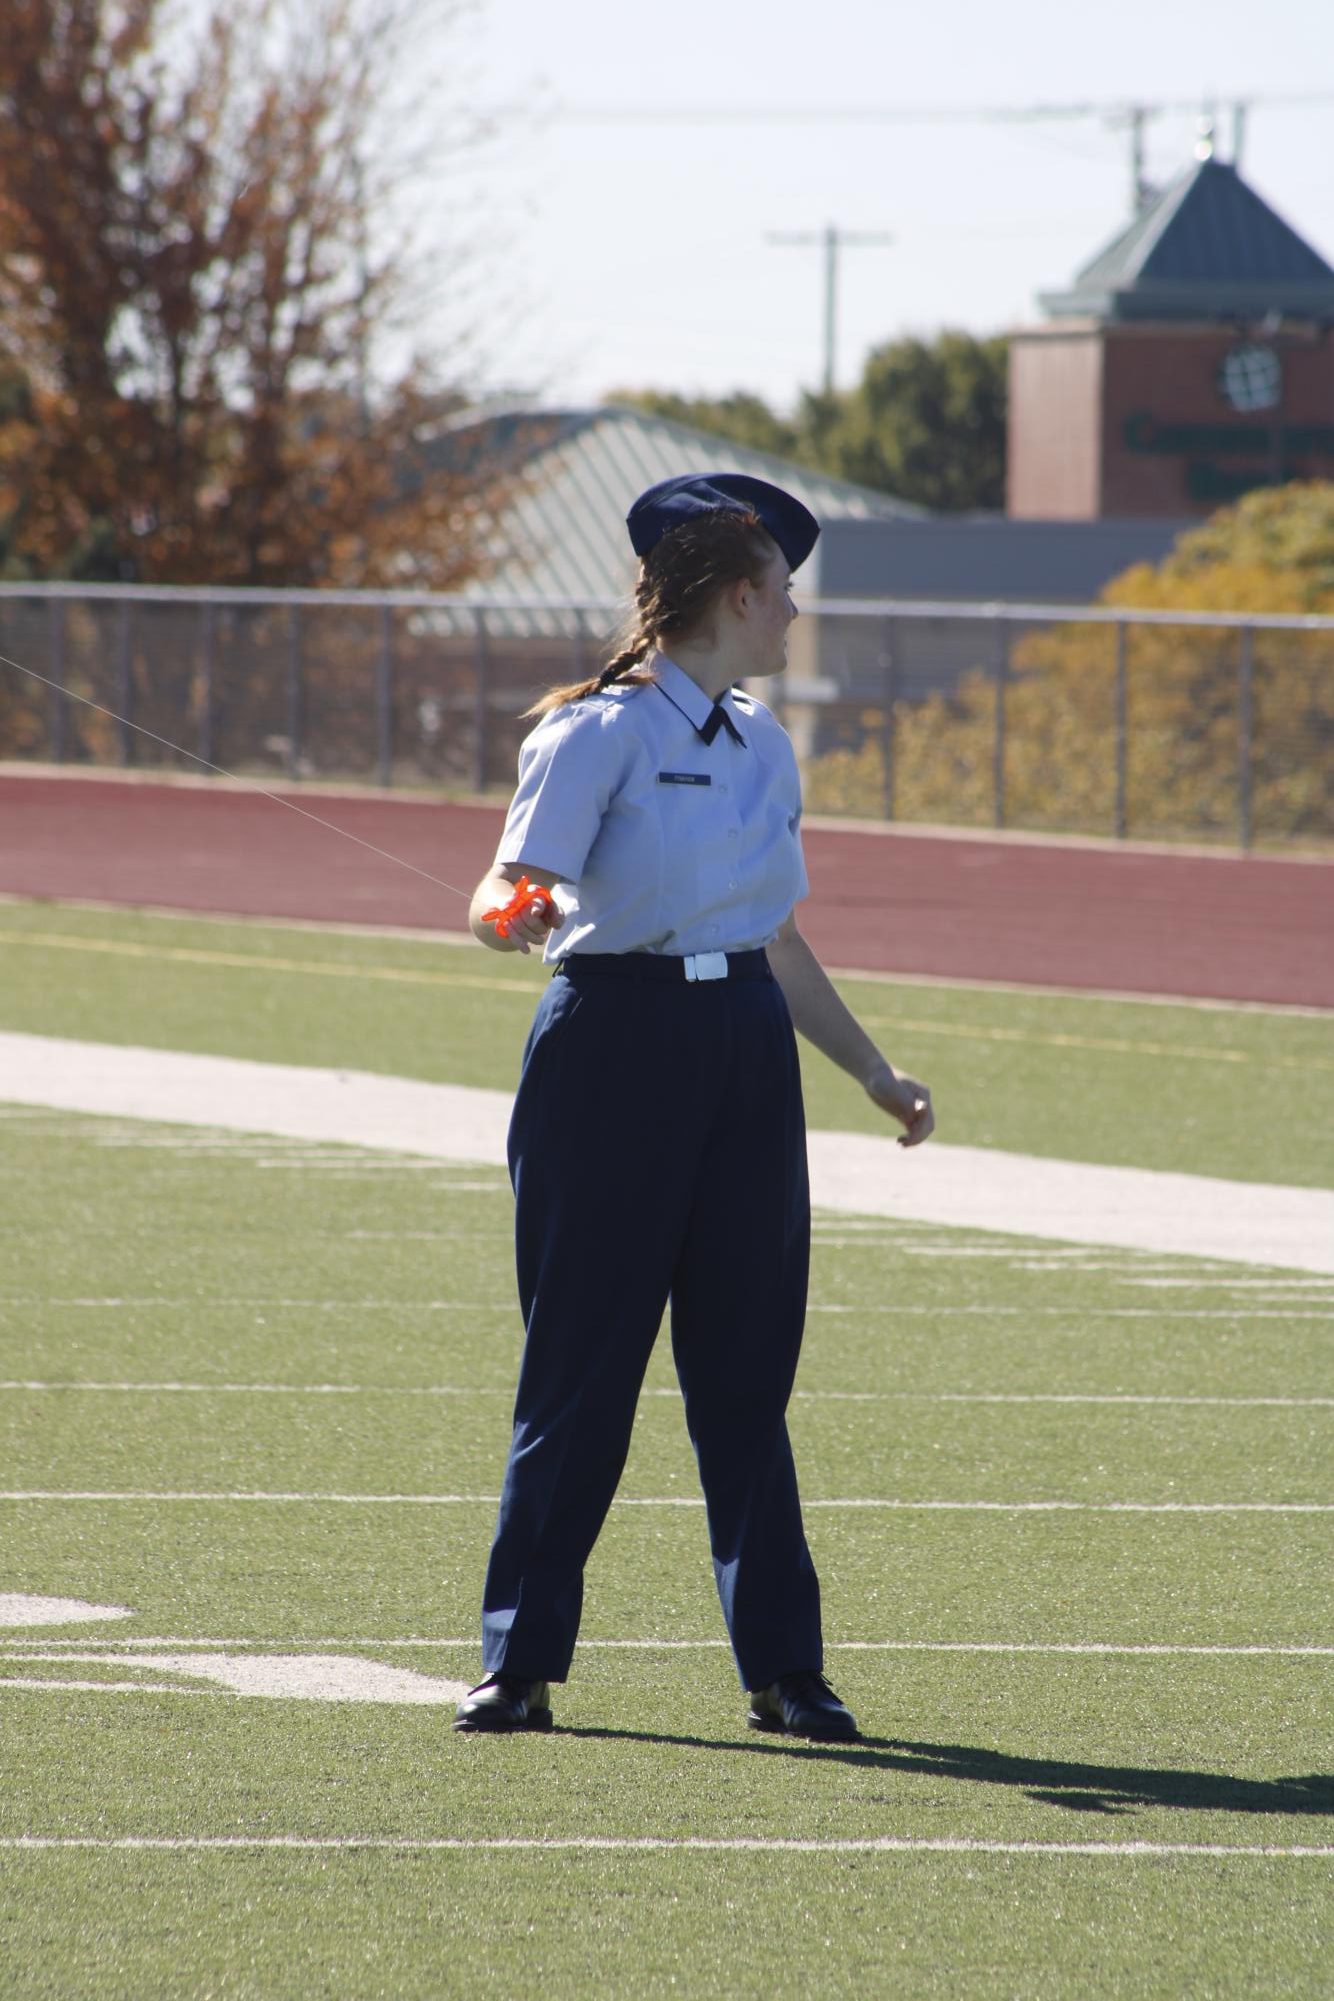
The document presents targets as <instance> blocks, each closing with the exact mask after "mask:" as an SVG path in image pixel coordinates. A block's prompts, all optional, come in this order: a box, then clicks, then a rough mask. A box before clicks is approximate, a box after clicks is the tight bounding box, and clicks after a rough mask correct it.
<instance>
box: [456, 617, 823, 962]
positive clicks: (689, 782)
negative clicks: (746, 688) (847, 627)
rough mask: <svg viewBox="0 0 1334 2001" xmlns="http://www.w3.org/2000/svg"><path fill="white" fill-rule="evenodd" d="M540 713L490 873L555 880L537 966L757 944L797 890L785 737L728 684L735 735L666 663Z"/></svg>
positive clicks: (796, 797) (802, 879) (799, 869)
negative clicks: (557, 917) (495, 869)
mask: <svg viewBox="0 0 1334 2001" xmlns="http://www.w3.org/2000/svg"><path fill="white" fill-rule="evenodd" d="M649 664H650V666H651V668H652V671H653V672H654V674H655V676H656V680H655V682H654V683H653V684H651V685H641V686H638V687H624V686H621V687H617V686H612V687H611V688H609V689H608V690H607V691H606V692H605V693H604V694H600V695H588V696H585V698H584V699H583V700H582V701H580V702H570V703H567V704H566V705H565V706H564V707H563V708H560V709H554V710H553V711H552V712H551V714H550V715H548V716H545V717H544V718H543V719H542V721H541V722H540V723H539V725H538V727H537V728H536V729H535V730H534V731H533V732H532V734H531V735H530V736H529V737H527V738H526V739H525V741H524V744H523V747H522V749H521V750H520V752H519V784H518V789H517V791H516V792H515V794H514V798H513V801H512V802H511V805H510V809H509V814H508V816H507V818H506V821H505V831H504V833H503V835H502V837H501V842H500V847H499V849H498V850H497V854H496V861H497V863H498V864H505V863H509V864H514V863H519V862H522V863H525V864H527V865H528V866H529V867H532V868H540V869H545V870H548V871H549V872H550V873H551V874H553V875H557V876H559V877H560V878H561V882H560V885H559V887H558V889H557V891H556V901H557V903H558V904H559V905H560V908H561V910H562V911H563V913H564V922H563V923H561V924H560V925H559V926H558V927H557V928H556V929H555V930H553V931H552V932H551V933H550V934H549V936H548V939H547V945H546V954H545V956H546V958H547V960H548V961H554V960H556V959H563V958H565V957H566V956H567V955H569V954H570V953H578V952H660V953H668V954H684V953H693V952H742V951H749V950H752V949H753V948H755V947H757V946H762V945H768V944H771V943H772V941H773V940H774V938H775V937H776V936H777V935H778V930H779V927H780V925H781V924H782V923H783V922H784V920H785V919H786V918H787V916H788V914H789V913H790V911H791V909H792V907H793V905H794V904H795V903H796V902H798V901H799V899H800V898H802V897H804V896H805V895H806V892H807V887H808V885H807V880H806V869H805V865H804V862H803V860H802V853H801V835H800V820H801V782H800V779H799V777H798V773H797V761H796V757H795V755H794V753H793V749H792V744H791V741H790V740H789V738H788V735H787V732H786V730H784V729H783V727H782V725H781V724H780V723H779V722H778V721H777V719H776V717H774V716H773V715H772V714H771V713H770V711H769V710H768V709H766V708H765V706H764V704H763V703H762V702H758V701H756V700H755V699H754V697H753V696H750V695H747V694H742V693H741V692H740V691H738V690H737V689H729V690H728V692H727V693H726V694H725V695H724V696H723V697H722V704H723V708H724V710H725V712H726V714H727V716H728V717H729V718H730V720H731V722H732V723H733V725H734V726H735V728H736V730H737V732H738V734H739V736H740V738H741V741H740V742H736V741H734V739H733V737H732V735H731V733H730V732H729V731H728V730H727V729H725V728H724V729H720V730H719V731H718V733H717V735H716V736H715V737H714V739H713V742H712V743H705V742H704V740H703V738H702V737H701V735H700V733H699V732H700V727H701V726H702V725H703V724H704V723H705V722H706V721H707V719H708V716H709V713H710V710H711V709H712V706H713V704H712V703H711V702H710V700H709V697H708V696H707V695H706V694H705V693H704V691H703V689H702V688H701V687H700V686H699V685H698V683H697V682H695V681H692V680H691V678H690V676H689V675H688V674H686V673H685V672H684V671H683V670H682V669H681V668H680V667H678V666H677V665H676V664H675V662H674V661H671V660H668V659H666V658H665V657H664V656H662V655H657V656H656V657H655V658H654V659H653V660H652V661H651V662H650V663H649Z"/></svg>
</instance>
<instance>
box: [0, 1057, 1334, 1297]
mask: <svg viewBox="0 0 1334 2001" xmlns="http://www.w3.org/2000/svg"><path fill="white" fill-rule="evenodd" d="M0 1100H3V1101H7V1102H9V1103H14V1104H23V1105H37V1106H43V1107H50V1108H53V1109H58V1110H62V1111H77V1112H83V1113H93V1114H96V1115H98V1116H101V1117H114V1118H132V1119H149V1120H159V1121H165V1122H168V1123H173V1124H184V1125H188V1126H211V1127H213V1128H215V1129H220V1130H225V1131H234V1132H251V1133H253V1132H262V1133H271V1134H278V1135H280V1136H282V1137H285V1138H289V1139H302V1140H315V1141H322V1142H330V1141H333V1142H339V1143H344V1144H347V1145H351V1146H358V1147H362V1148H369V1149H373V1150H384V1151H389V1152H396V1153H404V1154H410V1155H417V1156H423V1157H426V1158H429V1159H432V1160H449V1161H472V1162H485V1163H488V1164H491V1165H497V1164H500V1163H503V1161H504V1159H505V1132H506V1127H507V1124H508V1120H509V1110H510V1102H511V1101H510V1096H509V1094H508V1093H507V1092H504V1091H483V1090H474V1089H468V1088H465V1087H464V1086H462V1085H453V1084H425V1083H420V1082H417V1081H415V1080H413V1079H409V1078H403V1077H380V1076H373V1075H369V1074H366V1073H364V1072H359V1071H351V1070H346V1071H344V1070H317V1069H303V1068H298V1067H295V1066H292V1065H287V1064H272V1063H251V1062H244V1061H241V1060H240V1059H237V1058H231V1057H220V1056H195V1055H186V1054H183V1053H181V1052H179V1051H171V1050H159V1049H138V1048H122V1047H117V1046H114V1045H111V1044H106V1043H91V1042H74V1041H67V1040H60V1039H56V1038H50V1037H46V1036H36V1035H13V1034H3V1035H0ZM809 1154H810V1164H811V1192H812V1198H813V1200H814V1201H815V1203H816V1205H817V1207H819V1208H822V1209H832V1210H838V1211H846V1212H848V1213H851V1214H858V1215H877V1216H892V1217H897V1218H900V1219H908V1220H912V1221H915V1222H928V1223H935V1224H941V1225H947V1226H951V1227H955V1228H967V1229H977V1230H995V1231H1000V1232H1002V1233H1006V1234H1018V1235H1022V1236H1025V1237H1036V1238H1042V1239H1053V1240H1056V1241H1060V1242H1073V1243H1096V1244H1104V1245H1115V1246H1117V1247H1119V1248H1121V1249H1126V1250H1143V1251H1159V1252H1170V1253H1172V1254H1174V1255H1182V1254H1184V1255H1189V1256H1193V1257H1207V1258H1214V1259H1218V1260H1221V1261H1223V1262H1225V1263H1230V1264H1245V1265H1271V1266H1281V1267H1285V1268H1287V1269H1291V1270H1299V1271H1310V1272H1320V1273H1332V1274H1334V1194H1331V1193H1327V1192H1325V1191H1324V1190H1321V1189H1311V1188H1289V1187H1278V1186H1273V1185H1270V1184H1268V1183H1256V1182H1237V1181H1223V1180H1217V1179H1211V1178H1206V1177H1204V1176H1197V1175H1189V1174H1169V1173H1163V1172H1160V1171H1157V1170H1149V1169H1139V1168H1128V1167H1095V1166H1090V1165H1087V1164H1085V1163H1083V1162H1073V1161H1062V1160H1046V1159H1039V1158H1035V1157H1032V1156H1029V1155H1026V1154H1012V1153H1001V1152H999V1151H995V1150H992V1149H990V1148H986V1147H963V1146H947V1145H944V1144H941V1143H939V1142H932V1143H931V1144H929V1145H927V1146H925V1147H920V1148H916V1149H914V1150H913V1151H912V1152H905V1151H904V1150H903V1149H902V1148H901V1147H899V1146H897V1145H896V1144H895V1143H894V1141H893V1140H892V1139H888V1138H887V1139H879V1138H875V1137H872V1136H869V1135H867V1134H863V1133H825V1132H813V1133H812V1134H811V1135H810V1138H809Z"/></svg>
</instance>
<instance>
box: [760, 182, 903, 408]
mask: <svg viewBox="0 0 1334 2001" xmlns="http://www.w3.org/2000/svg"><path fill="white" fill-rule="evenodd" d="M767 240H768V242H770V243H778V244H782V245H784V246H785V247H798V246H800V247H801V248H809V246H810V245H811V244H813V243H814V244H822V245H823V246H824V393H825V395H826V396H832V395H833V393H834V364H835V358H836V352H837V342H838V253H839V251H840V250H842V249H845V248H846V247H847V246H848V245H853V246H855V247H856V248H859V249H860V248H861V247H863V246H866V245H873V244H884V243H892V242H893V241H894V239H893V237H892V236H886V235H885V234H884V233H883V232H876V231H872V230H855V229H839V228H837V227H836V225H835V224H834V223H832V222H829V223H826V224H825V226H824V228H823V229H821V230H814V231H810V230H808V231H805V232H802V231H797V232H783V233H772V232H771V234H770V235H769V237H768V239H767Z"/></svg>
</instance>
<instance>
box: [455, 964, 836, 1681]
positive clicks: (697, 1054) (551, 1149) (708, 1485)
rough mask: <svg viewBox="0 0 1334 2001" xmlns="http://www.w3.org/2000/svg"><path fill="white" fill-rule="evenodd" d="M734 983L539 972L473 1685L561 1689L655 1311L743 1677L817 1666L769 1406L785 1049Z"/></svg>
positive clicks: (786, 1314)
mask: <svg viewBox="0 0 1334 2001" xmlns="http://www.w3.org/2000/svg"><path fill="white" fill-rule="evenodd" d="M747 958H748V960H749V962H750V969H751V970H752V971H753V970H756V969H758V973H759V976H758V977H755V978H728V979H725V980H715V981H704V982H699V983H688V982H686V981H684V980H672V981H669V982H664V981H660V980H652V979H649V978H647V977H643V976H638V977H637V976H636V975H635V973H634V970H633V959H632V958H629V957H627V959H626V960H623V961H620V960H618V961H613V962H611V964H610V966H609V965H608V962H606V961H605V960H604V961H603V962H602V964H601V966H600V967H587V968H581V966H580V962H579V960H578V958H577V957H576V958H573V959H571V960H570V961H569V962H568V963H567V969H566V970H563V971H561V972H558V973H557V974H556V975H555V977H554V978H553V979H552V982H551V985H550V986H549V987H548V989H547V991H546V993H545V994H544V995H543V997H542V1000H541V1002H540V1003H539V1006H538V1009H537V1014H536V1017H535V1019H534V1022H533V1028H532V1032H531V1034H530V1036H529V1038H528V1043H527V1047H526V1048H525V1051H524V1060H523V1072H522V1076H521V1080H520V1084H519V1090H518V1094H517V1096H516V1099H515V1105H514V1116H513V1121H512V1124H511V1127H510V1141H509V1159H510V1174H511V1178H512V1180H513V1184H514V1193H515V1202H516V1249H517V1262H518V1277H519V1296H520V1302H521V1305H522V1308H523V1314H524V1322H525V1326H526V1329H527V1340H526V1343H525V1347H524V1354H523V1363H522V1367H521V1370H520V1376H519V1387H518V1394H517V1397H516V1401H515V1413H514V1434H513V1441H512V1444H511V1447H510V1455H509V1464H508V1466H507V1468H506V1472H505V1481H504V1489H503V1492H502V1495H501V1502H500V1516H499V1520H498V1523H497V1526H496V1535H495V1541H494V1544H493V1546H492V1550H491V1559H490V1563H489V1565H488V1569H487V1576H486V1585H485V1590H484V1597H483V1611H482V1635H483V1660H484V1665H485V1668H486V1672H487V1673H488V1674H497V1673H500V1672H502V1671H503V1672H504V1673H506V1674H513V1675H518V1676H522V1677H525V1678H527V1679H530V1680H551V1681H561V1680H563V1679H564V1678H565V1676H566V1674H567V1672H568V1669H569V1666H570V1661H571V1659H572V1657H573V1654H574V1647H575V1640H576V1637H577V1635H578V1629H579V1615H580V1610H581V1606H582V1601H583V1572H584V1565H585V1563H586V1562H587V1559H588V1556H589V1553H590V1552H591V1550H592V1548H593V1545H594V1543H595V1541H596V1539H597V1536H598V1532H599V1530H600V1529H601V1527H602V1523H603V1521H604V1519H605V1517H606V1513H607V1510H608V1508H609V1507H610V1505H611V1501H612V1497H613V1495H614V1493H615V1491H616V1486H617V1482H618V1481H619V1479H620V1476H621V1471H622V1468H623V1467H624V1464H625V1457H626V1453H627V1451H628V1449H629V1444H630V1433H631V1427H632V1425H633V1423H634V1415H635V1406H636V1403H637V1402H638V1398H639V1392H640V1388H641V1385H642V1383H643V1378H644V1371H645V1368H646V1367H647V1364H648V1359H649V1355H650V1353H651V1351H652V1348H653V1343H654V1340H655V1338H656V1336H657V1332H658V1328H659V1325H660V1322H661V1320H662V1315H663V1311H664V1308H665V1307H666V1305H667V1303H668V1300H669V1299H670V1302H671V1329H672V1349H673V1355H674V1358H675V1362H676V1370H677V1375H678V1378H679V1380H680V1384H681V1389H682V1392H683V1395H684V1399H685V1412H686V1423H687V1427H688V1429H689V1432H690V1437H691V1441H692V1443H693V1445H694V1448H695V1455H696V1459H697V1462H698V1466H699V1473H700V1481H701V1485H702V1487H703V1490H704V1499H705V1506H706V1510H707V1516H708V1527H709V1541H710V1545H711V1548H712V1552H713V1565H714V1573H715V1576H716V1579H717V1584H718V1595H719V1598H720V1599H721V1601H722V1608H723V1615H724V1618H725V1620H726V1623H727V1628H728V1633H729V1635H730V1638H731V1642H732V1649H733V1653H734V1655H735V1657H736V1663H737V1669H738V1672H739V1673H740V1676H741V1680H742V1684H743V1686H744V1687H746V1688H751V1689H755V1688H762V1687H766V1686H767V1685H768V1684H769V1683H770V1682H772V1681H774V1680H776V1679H777V1678H778V1676H779V1675H782V1674H787V1673H790V1672H792V1671H793V1670H795V1669H798V1668H819V1667H821V1666H822V1665H823V1654H822V1649H821V1637H820V1594H819V1584H818V1582H817V1579H816V1575H815V1567H814V1565H813V1564H812V1562H811V1557H810V1552H809V1550H808V1549H807V1546H806V1538H805V1535H804V1533H803V1530H802V1523H801V1507H800V1502H799V1499H798V1494H797V1481H796V1473H795V1470H794V1468H793V1463H792V1452H791V1447H790V1445H789V1443H788V1435H787V1425H786V1420H785V1412H786V1408H787V1403H788V1398H789V1396H790V1394H791V1391H792V1383H793V1378H794V1376H795V1373H796V1366H797V1356H798V1352H799V1349H800V1346H801V1336H802V1327H803V1323H804V1318H805V1307H806V1280H807V1269H808V1262H809V1252H810V1196H809V1189H808V1185H807V1174H806V1135H805V1122H804V1115H803V1110H802V1101H801V1079H800V1071H799V1068H798V1063H797V1051H796V1042H795V1038H794V1036H793V1032H792V1023H791V1019H790V1017H789V1015H788V1011H787V1004H786V1002H785V1000H784V998H783V993H782V989H781V988H780V987H779V985H778V984H777V982H776V981H775V980H774V978H773V976H772V974H771V973H770V972H769V970H768V966H767V963H766V962H765V961H764V959H763V955H762V954H753V955H747Z"/></svg>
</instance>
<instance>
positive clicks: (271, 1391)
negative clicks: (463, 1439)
mask: <svg viewBox="0 0 1334 2001" xmlns="http://www.w3.org/2000/svg"><path fill="white" fill-rule="evenodd" d="M25 1391H32V1392H44V1391H60V1392H63V1393H67V1394H69V1393H73V1394H78V1395H80V1396H83V1395H101V1394H104V1393H105V1394H110V1395H133V1394H134V1393H136V1392H141V1393H142V1394H144V1395H151V1396H266V1397H362V1396H374V1397H505V1398H510V1397H512V1396H513V1394H514V1392H513V1390H512V1389H509V1388H501V1389H489V1388H485V1387H480V1388H479V1387H477V1386H475V1385H471V1384H469V1385H466V1386H465V1385H461V1384H456V1383H423V1384H406V1385H399V1384H396V1383H152V1382H149V1383H128V1382H126V1383H92V1382H60V1381H54V1380H53V1381H41V1382H37V1381H27V1382H20V1381H13V1382H4V1381H0V1394H3V1393H5V1392H16V1393H17V1392H25ZM639 1394H640V1401H641V1402H642V1401H643V1400H644V1398H646V1397H663V1398H665V1397H670V1398H671V1400H672V1402H673V1403H676V1402H679V1400H680V1396H681V1392H680V1390H679V1389H676V1388H674V1387H673V1388H670V1389H659V1388H657V1387H656V1386H654V1387H651V1388H648V1389H643V1390H641V1391H640V1393H639ZM792 1395H793V1399H794V1401H795V1402H798V1403H950V1404H954V1403H958V1404H993V1403H996V1404H1008V1403H1017V1404H1028V1403H1051V1404H1154V1405H1157V1404H1161V1405H1165V1406H1168V1407H1173V1408H1175V1407H1178V1406H1179V1407H1182V1408H1185V1409H1193V1408H1194V1407H1196V1406H1205V1407H1217V1408H1218V1409H1222V1410H1262V1409H1264V1410H1323V1409H1325V1408H1327V1407H1334V1396H1328V1397H1203V1396H1162V1395H1147V1394H1146V1395H1139V1394H1136V1393H1133V1392H1129V1391H1116V1392H1115V1393H1110V1392H1109V1393H1106V1394H1103V1393H1099V1392H1095V1391H1083V1390H1041V1391H1028V1390H794V1391H793V1392H792ZM3 1624H4V1619H3V1617H0V1625H3Z"/></svg>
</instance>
